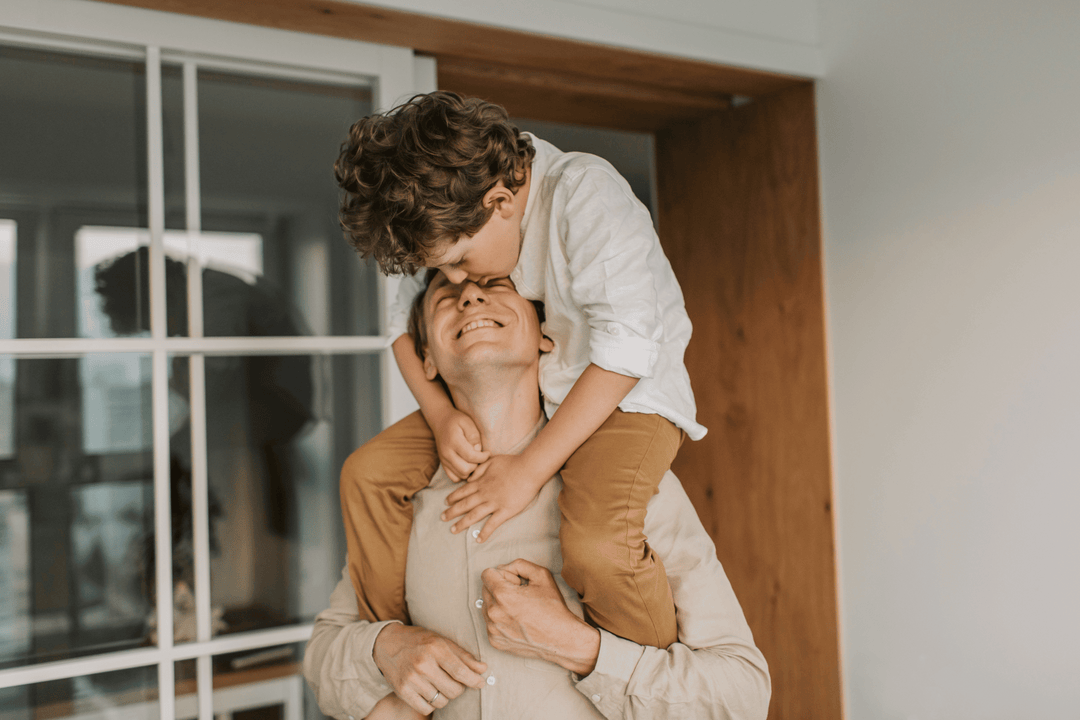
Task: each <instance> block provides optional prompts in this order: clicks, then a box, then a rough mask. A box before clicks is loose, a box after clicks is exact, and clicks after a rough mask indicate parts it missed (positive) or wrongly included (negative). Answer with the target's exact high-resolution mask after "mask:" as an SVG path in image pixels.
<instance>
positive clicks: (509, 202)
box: [482, 180, 517, 218]
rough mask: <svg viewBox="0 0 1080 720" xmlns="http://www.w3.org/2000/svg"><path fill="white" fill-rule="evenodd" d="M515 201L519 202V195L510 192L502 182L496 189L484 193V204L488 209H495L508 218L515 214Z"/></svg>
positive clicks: (497, 184)
mask: <svg viewBox="0 0 1080 720" xmlns="http://www.w3.org/2000/svg"><path fill="white" fill-rule="evenodd" d="M515 200H517V195H515V194H514V193H512V192H510V191H509V190H508V189H507V188H506V185H503V181H502V180H500V181H499V182H498V183H496V184H495V187H493V188H491V189H490V190H488V191H487V192H486V193H484V199H483V201H482V204H483V206H484V207H486V208H488V207H490V208H494V210H495V212H497V213H499V214H500V215H502V216H503V217H504V218H507V217H510V216H511V215H513V214H514V201H515Z"/></svg>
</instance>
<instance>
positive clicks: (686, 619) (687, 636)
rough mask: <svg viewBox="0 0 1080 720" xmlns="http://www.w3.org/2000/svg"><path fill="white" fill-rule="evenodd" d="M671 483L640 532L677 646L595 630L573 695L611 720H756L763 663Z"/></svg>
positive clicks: (764, 709) (765, 692)
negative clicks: (659, 562)
mask: <svg viewBox="0 0 1080 720" xmlns="http://www.w3.org/2000/svg"><path fill="white" fill-rule="evenodd" d="M673 482H674V484H676V485H678V481H677V480H675V479H674V475H672V474H671V473H668V474H667V476H665V478H664V480H663V481H662V484H661V492H660V493H659V494H658V495H657V496H655V497H654V501H658V502H652V503H650V504H649V511H648V515H646V527H645V530H646V533H647V534H648V535H649V542H650V543H651V544H652V546H653V548H654V549H655V550H656V551H657V553H658V554H659V555H660V556H661V557H663V558H664V565H665V568H666V570H667V575H668V581H669V582H670V583H671V591H672V595H673V597H674V600H675V607H676V612H677V618H678V624H679V642H677V643H675V644H673V645H672V646H671V647H669V648H667V649H666V650H665V649H660V648H654V647H643V646H641V645H638V644H636V643H633V642H630V641H629V640H624V639H623V638H620V637H617V636H615V635H612V634H610V633H608V632H606V631H604V630H601V631H600V635H601V639H600V655H599V657H598V658H597V662H596V667H595V669H594V670H593V672H592V673H590V674H589V675H587V676H586V677H584V678H582V679H580V680H578V682H577V689H578V691H579V692H581V693H582V694H584V695H585V696H586V697H588V698H589V699H590V700H591V701H592V703H593V705H595V706H596V708H597V709H598V710H599V711H600V712H601V713H603V715H604V716H605V717H607V718H608V719H609V720H645V719H646V718H648V719H650V720H656V719H659V718H709V719H714V720H762V719H763V718H765V716H766V715H767V714H768V709H769V697H770V695H771V692H772V686H771V680H770V677H769V668H768V665H767V664H766V662H765V658H764V656H762V654H761V652H760V651H759V650H758V649H757V647H756V646H755V645H754V640H753V635H752V634H751V632H750V628H749V626H748V625H747V624H746V619H745V617H744V615H743V612H742V608H741V607H740V606H739V602H738V600H737V599H736V598H735V593H734V591H733V590H732V589H731V583H730V582H728V579H727V575H726V574H725V573H724V569H723V567H722V566H721V565H720V561H719V560H717V559H716V549H715V547H714V545H713V543H712V540H711V539H710V538H709V535H708V533H707V532H706V531H705V528H704V527H702V525H701V521H700V520H699V519H698V517H697V514H696V513H695V512H694V510H693V506H692V505H691V504H690V500H689V498H687V496H686V493H685V492H684V491H683V490H682V486H681V485H679V486H678V490H677V492H674V491H673V490H672V489H671V488H670V487H669V488H665V487H664V485H665V484H666V485H671V484H672V483H673ZM650 519H651V520H652V522H651V523H650Z"/></svg>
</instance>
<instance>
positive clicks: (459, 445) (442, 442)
mask: <svg viewBox="0 0 1080 720" xmlns="http://www.w3.org/2000/svg"><path fill="white" fill-rule="evenodd" d="M431 430H432V432H433V433H434V434H435V447H436V448H437V449H438V451H439V462H441V463H442V466H443V470H445V471H446V474H447V475H448V476H449V477H450V479H451V480H453V481H454V482H460V481H462V480H464V479H465V478H467V477H469V475H471V474H472V472H473V471H474V470H476V467H477V466H478V465H479V464H480V463H482V462H484V461H486V460H487V459H488V458H490V457H491V453H489V452H484V450H483V447H482V446H481V445H480V431H479V430H477V429H476V423H475V422H473V419H472V418H471V417H469V416H468V415H466V414H465V413H463V412H461V411H460V410H458V409H457V408H454V407H451V408H450V409H448V410H447V411H446V412H445V413H444V414H443V415H442V416H441V417H439V418H438V419H437V420H436V421H435V422H434V423H432V425H431Z"/></svg>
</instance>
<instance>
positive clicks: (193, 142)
mask: <svg viewBox="0 0 1080 720" xmlns="http://www.w3.org/2000/svg"><path fill="white" fill-rule="evenodd" d="M184 178H185V191H184V192H185V198H184V201H185V202H184V204H185V207H186V209H187V232H188V257H187V293H188V335H189V336H190V337H192V338H201V337H202V336H203V303H202V301H203V292H202V262H201V260H200V259H199V233H200V232H202V198H201V192H202V188H201V185H200V176H199V89H198V67H197V66H196V65H195V63H194V62H191V61H188V62H185V63H184ZM188 368H189V372H190V374H191V382H190V383H188V386H189V388H190V393H191V395H190V397H189V398H188V400H189V402H190V407H191V508H192V535H193V538H192V549H193V551H194V563H195V637H196V640H197V641H198V642H208V641H209V640H210V637H211V627H210V625H211V623H210V500H209V498H210V494H209V492H210V491H209V477H208V470H207V445H206V444H207V438H206V356H205V355H203V354H202V353H195V354H194V355H192V356H191V358H190V359H189V360H188ZM195 688H196V697H197V698H198V705H199V720H213V718H214V671H213V666H212V664H211V657H210V655H200V656H199V657H198V658H196V660H195Z"/></svg>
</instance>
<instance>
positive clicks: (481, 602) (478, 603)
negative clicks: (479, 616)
mask: <svg viewBox="0 0 1080 720" xmlns="http://www.w3.org/2000/svg"><path fill="white" fill-rule="evenodd" d="M475 605H476V607H478V608H482V607H484V600H483V598H477V600H476V603H475Z"/></svg>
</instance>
